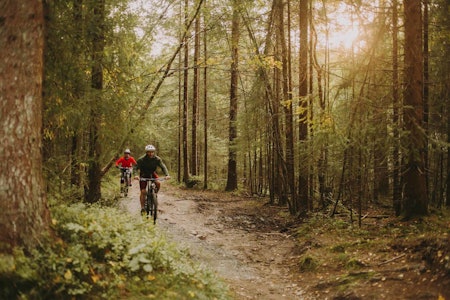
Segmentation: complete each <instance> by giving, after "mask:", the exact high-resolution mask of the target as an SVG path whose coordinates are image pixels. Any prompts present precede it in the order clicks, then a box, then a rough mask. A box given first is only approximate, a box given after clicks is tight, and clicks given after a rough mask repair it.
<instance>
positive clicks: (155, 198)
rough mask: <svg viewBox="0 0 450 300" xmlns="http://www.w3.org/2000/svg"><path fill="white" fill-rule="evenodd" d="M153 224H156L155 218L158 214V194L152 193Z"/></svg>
mask: <svg viewBox="0 0 450 300" xmlns="http://www.w3.org/2000/svg"><path fill="white" fill-rule="evenodd" d="M152 198H153V203H152V204H153V224H156V218H157V215H158V195H157V194H156V193H153V197H152Z"/></svg>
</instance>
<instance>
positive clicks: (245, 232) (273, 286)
mask: <svg viewBox="0 0 450 300" xmlns="http://www.w3.org/2000/svg"><path fill="white" fill-rule="evenodd" d="M138 195H139V190H138V187H137V184H136V183H134V184H133V187H132V189H131V192H130V195H129V197H127V198H125V199H123V200H122V202H121V203H122V205H123V206H124V207H126V209H127V210H128V211H130V212H131V213H132V214H136V215H138V214H139V212H140V205H139V200H138ZM159 203H160V207H159V208H160V212H159V216H158V221H157V226H158V227H159V228H161V229H162V230H164V231H165V232H166V233H167V236H168V237H169V238H170V239H172V240H173V241H174V242H176V243H178V244H180V245H181V246H182V247H185V248H188V249H189V252H190V253H191V254H192V256H193V259H195V260H197V261H198V262H199V263H200V264H202V265H204V266H205V267H207V268H209V269H210V270H213V271H215V272H216V274H217V275H218V276H219V277H221V278H222V279H224V280H225V282H227V283H228V284H229V287H230V290H231V291H232V292H233V293H234V294H235V298H236V299H264V300H266V299H267V300H272V299H273V300H275V299H276V300H279V299H308V297H307V296H306V295H304V292H303V290H302V288H301V287H300V286H299V285H298V284H296V283H293V282H295V281H296V280H295V279H294V280H293V278H291V275H290V272H289V266H290V265H291V264H292V263H293V262H294V261H295V259H296V257H295V256H292V253H293V249H294V239H293V238H291V237H290V236H289V235H288V234H285V233H281V232H280V228H277V226H278V225H276V226H274V224H273V223H270V222H271V220H270V219H266V218H264V217H262V216H260V215H259V214H258V213H257V212H255V211H254V207H255V200H254V199H251V198H242V197H233V196H232V195H229V194H217V193H213V192H203V191H191V190H182V189H179V188H175V187H172V186H171V185H170V184H163V185H162V188H161V191H160V193H159ZM252 211H253V213H252ZM265 225H270V226H265Z"/></svg>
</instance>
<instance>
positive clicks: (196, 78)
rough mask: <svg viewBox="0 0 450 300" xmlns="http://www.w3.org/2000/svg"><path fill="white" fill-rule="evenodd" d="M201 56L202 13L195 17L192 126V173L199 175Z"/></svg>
mask: <svg viewBox="0 0 450 300" xmlns="http://www.w3.org/2000/svg"><path fill="white" fill-rule="evenodd" d="M199 57H200V15H197V18H195V25H194V77H193V79H192V80H193V86H192V89H193V92H192V128H191V165H190V167H191V174H192V175H194V176H195V175H198V141H197V125H198V111H199V109H198V107H199V105H198V103H199V98H200V94H199V83H200V76H199V71H200V68H199V65H198V61H199Z"/></svg>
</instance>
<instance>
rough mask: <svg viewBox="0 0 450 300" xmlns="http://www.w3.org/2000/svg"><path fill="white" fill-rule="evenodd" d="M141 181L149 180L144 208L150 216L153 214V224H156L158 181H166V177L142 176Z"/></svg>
mask: <svg viewBox="0 0 450 300" xmlns="http://www.w3.org/2000/svg"><path fill="white" fill-rule="evenodd" d="M140 180H141V181H148V183H147V197H146V198H145V202H144V210H145V213H146V214H147V219H148V216H149V215H150V216H153V224H156V218H157V216H158V194H157V193H156V181H164V178H144V177H141V178H140Z"/></svg>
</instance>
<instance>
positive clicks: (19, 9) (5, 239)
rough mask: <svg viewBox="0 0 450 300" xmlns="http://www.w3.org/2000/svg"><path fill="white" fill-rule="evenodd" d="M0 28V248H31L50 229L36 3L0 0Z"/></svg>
mask: <svg viewBox="0 0 450 300" xmlns="http://www.w3.org/2000/svg"><path fill="white" fill-rule="evenodd" d="M1 7H2V21H1V30H0V44H1V45H2V46H1V48H0V61H1V62H2V66H1V69H2V71H1V72H0V111H1V118H0V136H2V143H1V145H0V159H1V160H2V161H4V162H7V161H12V162H14V164H11V165H9V166H8V170H7V171H5V172H1V173H0V189H1V192H0V209H1V211H2V218H1V222H0V245H1V250H0V251H2V252H11V251H12V250H13V248H14V247H16V246H21V247H24V248H25V249H27V250H31V249H33V248H34V247H35V245H36V244H37V243H38V242H39V240H40V239H41V237H42V236H43V235H44V234H46V233H48V232H50V227H49V224H50V213H49V210H48V206H47V199H46V195H45V188H44V180H43V176H42V152H41V151H42V133H41V130H42V78H43V65H44V59H43V51H44V32H43V28H44V17H43V6H42V1H37V0H29V1H6V2H4V3H2V5H1Z"/></svg>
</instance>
